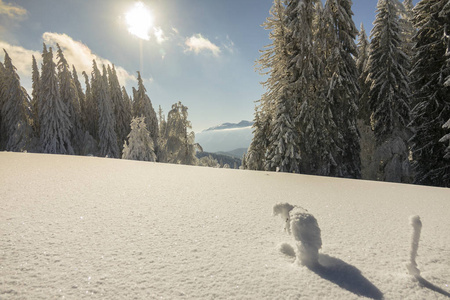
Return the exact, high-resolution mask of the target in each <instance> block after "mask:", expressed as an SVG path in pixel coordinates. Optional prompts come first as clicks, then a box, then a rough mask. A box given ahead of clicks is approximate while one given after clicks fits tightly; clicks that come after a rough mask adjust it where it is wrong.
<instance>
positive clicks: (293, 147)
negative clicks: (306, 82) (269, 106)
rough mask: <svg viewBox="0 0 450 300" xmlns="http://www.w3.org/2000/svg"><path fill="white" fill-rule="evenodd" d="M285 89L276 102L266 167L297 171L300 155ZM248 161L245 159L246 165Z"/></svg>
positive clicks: (282, 170)
mask: <svg viewBox="0 0 450 300" xmlns="http://www.w3.org/2000/svg"><path fill="white" fill-rule="evenodd" d="M288 97H289V96H288V92H287V89H284V90H282V91H281V95H280V96H279V97H278V101H277V103H276V114H275V118H274V122H273V124H272V126H271V132H270V140H269V141H270V146H269V149H268V152H269V154H268V157H267V158H268V162H269V164H270V165H268V167H267V169H269V170H277V171H280V172H291V173H292V172H293V173H299V172H300V169H299V165H300V155H299V149H298V146H297V145H298V144H297V142H298V136H297V131H296V129H295V124H294V122H293V119H292V118H291V115H290V113H289V112H291V111H294V107H292V105H289V104H291V102H290V101H287V99H288ZM248 164H249V162H248V161H247V165H248Z"/></svg>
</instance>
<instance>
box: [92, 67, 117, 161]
mask: <svg viewBox="0 0 450 300" xmlns="http://www.w3.org/2000/svg"><path fill="white" fill-rule="evenodd" d="M92 78H93V80H92V94H93V95H94V97H98V98H97V103H98V137H99V145H98V146H99V156H103V157H105V156H106V157H110V158H118V157H119V147H118V145H117V135H116V132H115V131H114V129H115V118H114V108H113V103H112V100H111V96H110V95H109V91H108V77H107V71H106V67H105V66H104V65H103V75H102V74H101V73H100V70H99V69H98V67H97V63H96V62H95V60H94V61H93V71H92Z"/></svg>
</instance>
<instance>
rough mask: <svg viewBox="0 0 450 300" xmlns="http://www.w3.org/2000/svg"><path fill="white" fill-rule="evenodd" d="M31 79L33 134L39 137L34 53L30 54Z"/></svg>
mask: <svg viewBox="0 0 450 300" xmlns="http://www.w3.org/2000/svg"><path fill="white" fill-rule="evenodd" d="M31 70H32V73H31V80H32V86H31V89H32V92H31V112H32V118H33V131H34V134H35V136H37V137H39V110H38V102H39V83H40V82H39V81H40V76H39V69H38V66H37V63H36V58H35V57H34V55H33V56H32V65H31Z"/></svg>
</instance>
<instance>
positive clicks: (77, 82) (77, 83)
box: [72, 65, 86, 131]
mask: <svg viewBox="0 0 450 300" xmlns="http://www.w3.org/2000/svg"><path fill="white" fill-rule="evenodd" d="M72 78H73V82H74V84H75V87H76V91H77V97H78V100H79V105H80V115H79V119H80V121H79V122H80V127H81V129H82V130H83V131H85V130H86V127H85V123H84V115H85V111H86V96H85V94H84V92H83V88H82V87H81V83H80V80H79V79H78V73H77V69H76V68H75V66H74V65H72Z"/></svg>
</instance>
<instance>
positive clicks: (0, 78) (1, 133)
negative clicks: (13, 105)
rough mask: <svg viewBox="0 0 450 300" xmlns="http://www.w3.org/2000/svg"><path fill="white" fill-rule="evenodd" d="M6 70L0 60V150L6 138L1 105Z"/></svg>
mask: <svg viewBox="0 0 450 300" xmlns="http://www.w3.org/2000/svg"><path fill="white" fill-rule="evenodd" d="M5 73H6V71H5V67H4V66H3V63H2V62H0V151H2V150H4V146H3V145H4V144H5V140H6V130H5V126H4V125H3V122H2V107H3V102H4V101H3V89H4V84H5V81H6V74H5Z"/></svg>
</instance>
